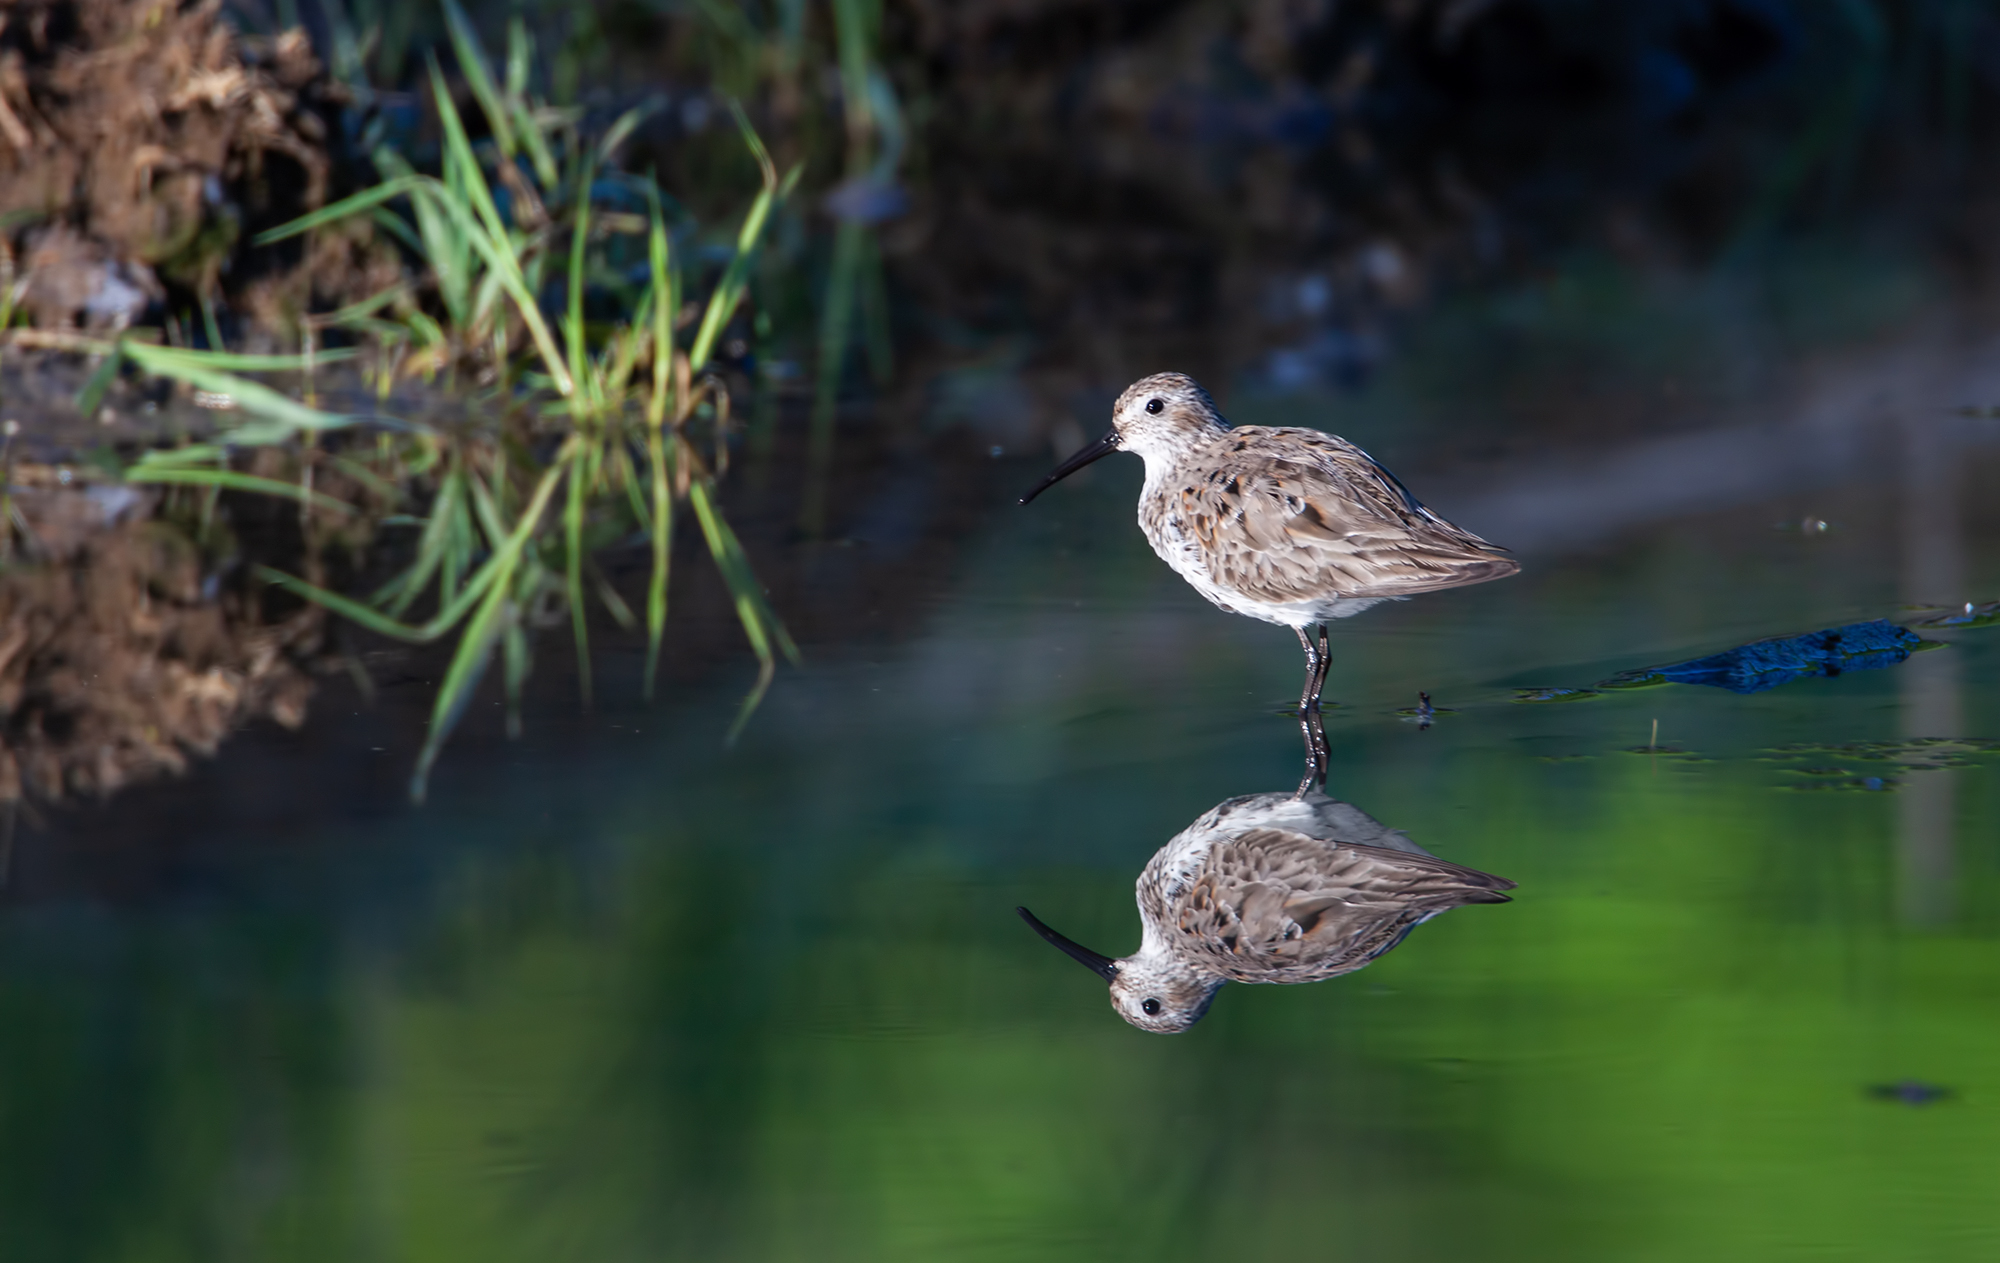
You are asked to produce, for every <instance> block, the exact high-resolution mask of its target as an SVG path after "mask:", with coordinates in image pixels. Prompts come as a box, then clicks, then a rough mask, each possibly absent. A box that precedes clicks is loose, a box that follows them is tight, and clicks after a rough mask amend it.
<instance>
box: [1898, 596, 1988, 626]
mask: <svg viewBox="0 0 2000 1263" xmlns="http://www.w3.org/2000/svg"><path fill="white" fill-rule="evenodd" d="M1994 623H2000V601H1987V602H1986V603H1985V604H1983V605H1982V604H1976V603H1974V602H1972V601H1967V602H1966V603H1965V604H1964V606H1962V607H1961V608H1959V609H1957V610H1954V611H1952V612H1951V613H1949V614H1940V615H1937V616H1936V617H1934V618H1927V619H1924V620H1923V621H1922V622H1920V623H1918V624H1917V626H1919V627H1986V626H1990V625H1991V624H1994Z"/></svg>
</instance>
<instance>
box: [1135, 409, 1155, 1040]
mask: <svg viewBox="0 0 2000 1263" xmlns="http://www.w3.org/2000/svg"><path fill="white" fill-rule="evenodd" d="M1153 402H1154V403H1158V402H1160V401H1159V400H1157V399H1155V400H1154V401H1153ZM1139 1007H1140V1008H1141V1009H1143V1010H1145V1013H1146V1016H1147V1017H1158V1016H1159V1014H1160V1002H1159V1001H1158V1000H1141V1001H1139Z"/></svg>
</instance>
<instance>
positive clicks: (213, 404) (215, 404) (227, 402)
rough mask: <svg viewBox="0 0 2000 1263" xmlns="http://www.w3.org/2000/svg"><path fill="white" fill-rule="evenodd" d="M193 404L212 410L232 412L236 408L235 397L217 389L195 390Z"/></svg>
mask: <svg viewBox="0 0 2000 1263" xmlns="http://www.w3.org/2000/svg"><path fill="white" fill-rule="evenodd" d="M194 406H195V407H197V408H208V409H210V410H211V411H214V412H233V411H235V409H236V399H235V397H234V396H231V395H225V394H222V393H220V392H218V391H213V390H197V391H195V392H194Z"/></svg>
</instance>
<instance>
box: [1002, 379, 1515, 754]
mask: <svg viewBox="0 0 2000 1263" xmlns="http://www.w3.org/2000/svg"><path fill="white" fill-rule="evenodd" d="M1113 452H1137V453H1138V454H1139V455H1140V456H1141V457H1143V458H1144V459H1145V461H1146V484H1145V486H1144V488H1142V489H1141V490H1140V492H1139V529H1140V530H1142V531H1144V532H1145V533H1146V539H1147V541H1148V542H1149V543H1151V544H1152V546H1153V551H1154V552H1156V553H1158V554H1159V555H1160V559H1161V560H1162V561H1165V562H1166V563H1167V564H1168V565H1169V566H1172V567H1173V568H1174V571H1175V572H1176V573H1177V574H1179V575H1180V576H1181V577H1182V578H1183V579H1186V580H1187V581H1188V583H1189V584H1190V585H1192V586H1193V588H1194V590H1195V591H1197V592H1199V593H1201V594H1202V595H1203V596H1205V597H1207V598H1208V599H1209V600H1210V601H1212V602H1213V603H1215V604H1216V605H1218V606H1221V607H1222V608H1223V609H1224V610H1227V611H1229V612H1230V613H1233V614H1247V615H1249V616H1250V617H1251V618H1259V619H1262V620H1264V621H1265V622H1267V623H1281V624H1283V625H1284V626H1286V627H1290V628H1291V629H1292V630H1293V631H1294V632H1295V633H1296V634H1297V635H1298V638H1299V644H1300V645H1302V646H1304V647H1305V651H1306V684H1305V691H1304V692H1303V693H1302V694H1300V697H1299V711H1300V714H1301V716H1303V715H1305V714H1307V713H1308V712H1310V711H1312V710H1314V709H1316V708H1317V707H1318V706H1319V695H1320V690H1321V689H1322V688H1324V687H1325V684H1326V665H1327V663H1326V653H1327V629H1326V624H1327V623H1328V622H1330V621H1331V620H1333V619H1336V618H1347V617H1348V616H1350V615H1353V614H1359V613H1360V612H1361V611H1363V610H1365V609H1367V608H1368V607H1369V606H1371V605H1377V604H1380V603H1381V602H1383V601H1390V600H1398V599H1401V598H1403V597H1407V596H1412V595H1415V594H1416V593H1419V592H1436V591H1439V590H1440V589H1443V588H1460V587H1464V586H1466V585H1467V584H1472V583H1484V582H1486V581H1487V580H1488V579H1501V578H1505V577H1506V576H1508V575H1510V574H1513V573H1514V572H1515V571H1517V570H1519V569H1520V568H1521V567H1520V565H1519V564H1518V563H1517V562H1515V561H1514V560H1513V559H1511V558H1509V557H1506V556H1503V555H1502V554H1503V553H1504V551H1505V550H1503V549H1501V548H1499V547H1498V546H1497V545H1494V544H1489V543H1487V542H1486V541H1485V540H1483V539H1481V538H1479V537H1478V536H1477V535H1474V534H1473V533H1472V532H1470V531H1466V530H1461V529H1460V528H1458V527H1456V526H1453V525H1452V524H1451V523H1450V522H1447V521H1445V520H1444V519H1443V518H1441V517H1439V516H1438V515H1437V514H1435V513H1433V512H1431V511H1430V510H1429V509H1427V508H1425V507H1424V506H1423V505H1422V504H1421V503H1420V502H1419V501H1418V500H1417V498H1416V497H1415V496H1413V495H1411V494H1410V493H1409V490H1408V489H1407V488H1406V487H1404V486H1403V484H1402V483H1401V482H1398V481H1397V480H1396V476H1395V475H1394V474H1392V473H1390V472H1389V471H1388V470H1387V469H1384V468H1383V467H1382V466H1381V465H1379V464H1377V463H1376V462H1375V461H1374V459H1373V458H1371V457H1370V456H1369V455H1368V453H1366V452H1364V451H1362V450H1361V449H1360V448H1358V447H1356V446H1355V445H1354V444H1352V443H1349V442H1348V441H1347V440H1346V439H1343V438H1338V437H1336V436H1334V435H1331V434H1327V433H1325V432H1323V431H1320V430H1308V429H1302V428H1298V427H1294V426H1263V425H1246V426H1242V427H1240V428H1233V427H1231V426H1230V424H1229V423H1228V422H1227V421H1225V420H1223V419H1222V414H1221V413H1219V412H1217V411H1216V408H1215V401H1214V400H1213V399H1210V398H1209V397H1208V392H1207V391H1205V390H1203V389H1202V388H1201V386H1200V385H1199V384H1197V383H1196V382H1195V380H1194V379H1193V378H1192V377H1188V376H1186V375H1185V374H1182V373H1155V374H1153V375H1152V376H1151V377H1142V378H1140V379H1139V380H1138V381H1136V382H1133V383H1132V384H1131V385H1130V386H1128V387H1126V389H1125V393H1124V394H1122V395H1120V396H1119V397H1118V403H1117V405H1116V406H1115V407H1113V409H1112V412H1111V432H1110V433H1109V434H1106V435H1105V436H1104V437H1103V438H1101V439H1099V440H1098V441H1097V442H1095V443H1092V444H1090V445H1089V446H1088V447H1085V448H1084V449H1083V450H1082V451H1080V452H1078V453H1076V454H1075V455H1074V456H1072V457H1070V458H1069V459H1068V460H1066V461H1064V462H1063V463H1062V465H1060V466H1059V467H1058V468H1057V469H1056V471H1055V472H1054V473H1052V474H1050V475H1049V476H1048V477H1047V478H1044V479H1043V480H1042V482H1041V484H1040V485H1038V486H1037V487H1036V488H1035V489H1034V490H1033V491H1030V492H1029V493H1028V494H1027V495H1025V496H1022V497H1021V503H1022V504H1026V503H1028V502H1029V501H1030V500H1033V499H1034V498H1035V497H1036V496H1038V495H1040V494H1041V493H1042V492H1044V491H1046V490H1047V489H1048V488H1050V487H1052V486H1054V485H1055V484H1056V483H1057V482H1060V481H1061V480H1062V479H1064V478H1067V477H1069V476H1070V475H1071V474H1073V473H1075V472H1076V471H1077V470H1079V469H1082V468H1083V467H1084V466H1085V465H1088V464H1090V463H1091V462H1092V461H1095V460H1100V459H1102V458H1103V457H1106V456H1109V455H1110V454H1111V453H1113ZM1315 629H1316V633H1317V643H1315V639H1314V637H1313V636H1312V635H1309V634H1308V633H1309V632H1312V631H1314V630H1315Z"/></svg>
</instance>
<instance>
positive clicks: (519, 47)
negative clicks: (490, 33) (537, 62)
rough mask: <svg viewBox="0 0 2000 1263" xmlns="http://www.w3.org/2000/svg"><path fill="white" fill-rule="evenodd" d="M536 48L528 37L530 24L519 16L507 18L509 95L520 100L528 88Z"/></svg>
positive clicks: (510, 97)
mask: <svg viewBox="0 0 2000 1263" xmlns="http://www.w3.org/2000/svg"><path fill="white" fill-rule="evenodd" d="M534 57H535V49H534V45H533V43H532V42H531V41H530V40H529V39H528V24H527V23H526V22H523V21H522V20H521V19H520V18H518V17H512V18H509V19H507V96H508V99H509V100H518V99H519V98H520V97H521V95H522V94H523V93H525V92H526V91H527V90H528V70H529V66H530V63H531V62H533V61H534Z"/></svg>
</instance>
